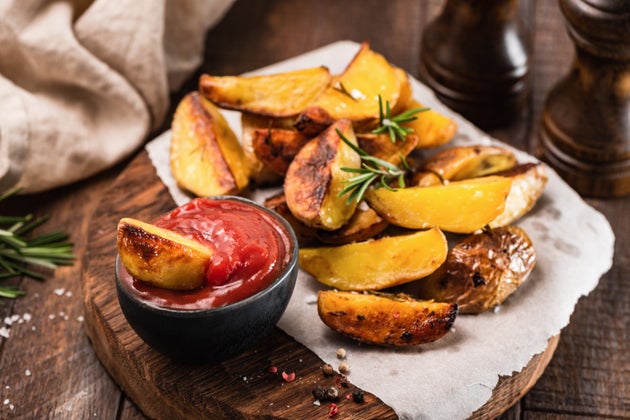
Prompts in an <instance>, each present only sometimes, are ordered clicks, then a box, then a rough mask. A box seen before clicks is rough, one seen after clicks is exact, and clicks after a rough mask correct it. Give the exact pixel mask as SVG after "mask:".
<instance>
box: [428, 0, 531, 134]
mask: <svg viewBox="0 0 630 420" xmlns="http://www.w3.org/2000/svg"><path fill="white" fill-rule="evenodd" d="M518 9H519V8H518V2H517V0H448V1H447V2H446V3H445V5H444V8H443V9H442V12H441V14H440V15H439V16H438V17H437V18H436V19H435V20H434V21H433V22H431V24H430V25H429V26H427V28H426V30H425V31H424V33H423V36H422V47H421V55H420V69H419V75H420V78H421V79H422V80H423V82H424V83H426V84H427V85H428V86H429V87H430V88H432V89H433V90H434V91H435V93H436V96H437V97H438V99H439V100H440V101H442V102H443V103H444V104H446V105H447V106H448V107H449V108H451V109H453V110H455V111H457V112H459V113H460V114H462V115H463V116H465V117H466V118H468V119H469V120H470V121H472V122H473V123H475V124H476V125H478V126H479V127H481V128H484V129H491V128H497V127H501V126H505V125H507V124H509V123H510V122H513V121H514V120H515V119H516V118H517V117H518V116H520V115H522V112H523V111H524V109H525V108H526V106H527V98H528V94H529V57H528V53H527V48H526V45H525V42H524V39H525V37H524V36H523V28H522V26H521V25H520V20H519V17H518Z"/></svg>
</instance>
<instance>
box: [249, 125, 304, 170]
mask: <svg viewBox="0 0 630 420" xmlns="http://www.w3.org/2000/svg"><path fill="white" fill-rule="evenodd" d="M309 140H310V139H309V138H308V137H306V136H305V135H304V134H303V133H301V132H299V131H297V130H288V129H282V128H267V129H261V128H259V129H257V130H254V132H253V135H252V147H253V149H254V153H255V154H256V156H257V157H258V159H259V160H260V161H261V162H262V163H263V164H264V165H266V166H267V167H268V168H270V169H271V170H272V171H274V172H275V173H277V174H278V175H281V176H284V175H285V174H286V173H287V169H289V164H290V163H291V161H292V160H293V158H294V157H295V155H297V153H298V152H299V151H300V150H301V149H302V147H304V145H305V144H306V143H308V141H309Z"/></svg>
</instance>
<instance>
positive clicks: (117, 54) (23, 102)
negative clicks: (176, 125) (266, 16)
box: [0, 0, 233, 192]
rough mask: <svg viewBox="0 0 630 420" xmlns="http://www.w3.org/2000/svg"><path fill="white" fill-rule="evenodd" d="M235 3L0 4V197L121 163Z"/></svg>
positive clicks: (77, 0)
mask: <svg viewBox="0 0 630 420" xmlns="http://www.w3.org/2000/svg"><path fill="white" fill-rule="evenodd" d="M232 2H233V0H150V1H146V0H94V1H89V0H66V1H52V0H0V192H3V191H7V190H9V189H11V188H14V187H17V186H19V187H22V188H23V189H22V191H23V192H39V191H44V190H47V189H51V188H54V187H57V186H61V185H65V184H68V183H71V182H75V181H77V180H79V179H82V178H85V177H87V176H90V175H93V174H95V173H96V172H98V171H100V170H102V169H105V168H107V167H108V166H111V165H112V164H114V163H116V162H119V161H120V160H122V159H123V158H125V157H127V156H129V154H130V153H132V152H133V151H134V150H137V148H138V147H139V146H141V145H142V144H143V142H144V141H145V140H146V137H147V134H148V133H149V132H150V131H151V130H152V129H154V128H156V127H158V126H159V125H160V123H162V122H163V119H164V117H165V114H166V112H167V110H168V105H169V103H168V102H169V92H170V91H171V90H174V89H177V88H178V87H179V86H181V84H182V82H183V81H184V80H185V79H186V78H187V77H188V76H190V75H191V73H192V72H193V71H194V70H195V68H196V67H198V66H199V65H200V63H201V59H202V55H203V47H204V40H205V35H206V31H207V30H208V29H209V28H210V27H211V26H212V25H214V24H215V23H216V22H217V21H218V20H219V19H220V18H221V17H222V16H223V14H224V13H225V11H226V10H227V9H228V8H229V7H230V5H231V4H232Z"/></svg>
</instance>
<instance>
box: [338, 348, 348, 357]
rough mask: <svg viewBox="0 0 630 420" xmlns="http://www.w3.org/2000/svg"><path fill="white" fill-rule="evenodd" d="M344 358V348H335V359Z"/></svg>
mask: <svg viewBox="0 0 630 420" xmlns="http://www.w3.org/2000/svg"><path fill="white" fill-rule="evenodd" d="M345 358H346V349H344V348H339V349H337V359H345Z"/></svg>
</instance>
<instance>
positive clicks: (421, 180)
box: [409, 170, 444, 187]
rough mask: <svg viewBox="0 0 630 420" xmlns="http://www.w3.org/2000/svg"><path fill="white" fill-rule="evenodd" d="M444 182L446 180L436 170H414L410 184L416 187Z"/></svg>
mask: <svg viewBox="0 0 630 420" xmlns="http://www.w3.org/2000/svg"><path fill="white" fill-rule="evenodd" d="M443 183H444V180H443V179H442V178H441V177H440V176H439V175H438V174H436V173H435V172H430V171H422V170H420V171H417V172H414V173H413V174H412V175H411V177H410V180H409V186H414V187H432V186H435V185H442V184H443Z"/></svg>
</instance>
